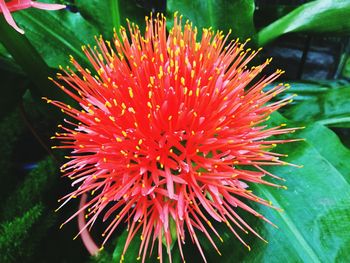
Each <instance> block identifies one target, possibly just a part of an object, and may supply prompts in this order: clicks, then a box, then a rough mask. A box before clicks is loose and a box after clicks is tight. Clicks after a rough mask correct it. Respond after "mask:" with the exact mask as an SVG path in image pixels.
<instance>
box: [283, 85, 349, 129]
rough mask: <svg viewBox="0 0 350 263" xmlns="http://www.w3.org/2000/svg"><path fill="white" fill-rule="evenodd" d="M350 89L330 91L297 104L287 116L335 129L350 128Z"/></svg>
mask: <svg viewBox="0 0 350 263" xmlns="http://www.w3.org/2000/svg"><path fill="white" fill-rule="evenodd" d="M349 101H350V87H343V88H338V89H330V90H328V91H327V92H326V93H324V94H322V95H320V96H315V97H312V99H310V100H307V101H305V102H302V103H299V104H296V105H295V106H294V107H291V108H290V109H289V110H288V111H287V112H286V113H285V115H286V116H287V117H288V118H289V119H292V120H295V121H302V122H313V121H318V122H320V123H322V124H328V125H332V126H334V127H349V126H350V103H349Z"/></svg>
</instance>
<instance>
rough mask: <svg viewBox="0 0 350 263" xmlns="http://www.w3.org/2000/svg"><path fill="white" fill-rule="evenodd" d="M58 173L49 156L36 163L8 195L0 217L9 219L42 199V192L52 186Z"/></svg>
mask: <svg viewBox="0 0 350 263" xmlns="http://www.w3.org/2000/svg"><path fill="white" fill-rule="evenodd" d="M57 174H58V170H57V167H56V164H55V163H54V161H53V160H52V159H51V158H46V159H45V160H43V161H41V162H39V163H38V166H37V167H36V168H35V169H34V170H32V171H31V172H30V173H29V175H28V176H27V177H26V178H25V180H24V181H23V183H22V184H20V185H19V186H18V187H17V188H16V190H15V191H14V192H13V193H12V194H11V195H10V196H9V198H8V199H7V201H6V202H5V203H4V205H3V206H2V209H1V218H2V219H3V220H9V219H11V218H13V217H14V216H16V215H18V214H22V213H24V212H25V211H26V209H28V207H31V206H32V205H34V204H35V203H36V202H38V201H41V200H44V196H43V195H44V193H47V191H48V190H49V189H50V187H52V183H53V182H54V181H55V179H56V177H57Z"/></svg>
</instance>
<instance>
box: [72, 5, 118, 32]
mask: <svg viewBox="0 0 350 263" xmlns="http://www.w3.org/2000/svg"><path fill="white" fill-rule="evenodd" d="M118 2H119V1H118V0H103V1H101V0H77V1H75V3H76V5H77V7H78V9H79V12H80V13H81V14H82V15H83V16H84V17H86V19H88V20H89V21H91V23H93V24H94V25H95V26H96V27H97V28H98V30H99V33H100V34H102V35H103V36H104V37H106V38H109V39H111V38H112V36H113V28H115V29H119V27H120V14H119V3H118Z"/></svg>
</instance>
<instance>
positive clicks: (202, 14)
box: [167, 0, 255, 40]
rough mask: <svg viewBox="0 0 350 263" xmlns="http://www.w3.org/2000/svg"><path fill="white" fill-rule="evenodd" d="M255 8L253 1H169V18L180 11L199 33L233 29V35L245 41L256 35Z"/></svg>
mask: <svg viewBox="0 0 350 263" xmlns="http://www.w3.org/2000/svg"><path fill="white" fill-rule="evenodd" d="M254 8H255V5H254V1H253V0H233V1H227V0H219V1H213V0H210V1H200V0H180V1H178V0H168V1H167V10H168V13H169V18H172V13H174V12H176V11H178V12H179V13H180V14H182V15H184V17H185V19H189V20H190V21H191V22H193V25H195V26H197V27H198V28H199V31H198V32H199V33H201V29H202V28H203V27H206V28H208V27H212V28H213V29H214V30H224V31H226V32H227V31H228V30H229V29H232V35H233V36H234V37H240V38H242V39H243V40H245V39H247V38H249V37H253V35H254V33H255V27H254V23H253V14H254ZM226 32H225V33H226Z"/></svg>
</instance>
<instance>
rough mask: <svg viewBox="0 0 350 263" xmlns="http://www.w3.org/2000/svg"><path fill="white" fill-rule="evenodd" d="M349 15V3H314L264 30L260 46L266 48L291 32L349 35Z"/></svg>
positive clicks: (336, 0)
mask: <svg viewBox="0 0 350 263" xmlns="http://www.w3.org/2000/svg"><path fill="white" fill-rule="evenodd" d="M349 15H350V2H349V1H344V0H317V1H312V2H310V3H306V4H304V5H302V6H300V7H298V8H297V9H295V10H293V11H292V12H290V13H289V14H287V15H285V16H284V17H282V18H280V19H278V20H277V21H275V22H274V23H272V24H270V25H268V26H267V27H265V28H263V29H262V30H261V31H260V32H259V33H258V44H259V46H265V45H266V44H268V43H269V42H271V41H273V40H274V39H276V38H278V37H279V36H281V35H283V34H286V33H290V32H312V33H322V34H330V35H332V36H333V35H335V34H344V35H348V34H349V33H350V23H349Z"/></svg>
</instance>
